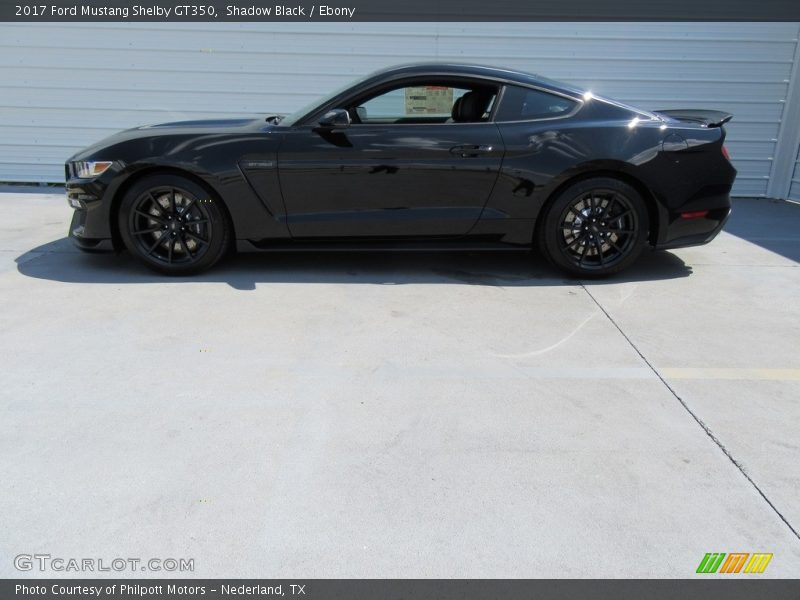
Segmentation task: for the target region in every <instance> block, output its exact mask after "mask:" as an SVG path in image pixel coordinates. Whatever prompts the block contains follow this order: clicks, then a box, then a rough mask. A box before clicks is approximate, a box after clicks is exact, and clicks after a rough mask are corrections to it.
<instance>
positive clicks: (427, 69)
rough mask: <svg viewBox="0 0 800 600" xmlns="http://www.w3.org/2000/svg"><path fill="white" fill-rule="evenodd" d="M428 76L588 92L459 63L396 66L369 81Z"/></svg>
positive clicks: (539, 78) (525, 75)
mask: <svg viewBox="0 0 800 600" xmlns="http://www.w3.org/2000/svg"><path fill="white" fill-rule="evenodd" d="M428 74H431V75H432V74H436V75H442V74H446V75H455V76H464V77H481V78H486V79H493V80H496V81H504V82H512V83H520V84H523V85H533V86H538V87H545V88H549V89H551V90H553V91H556V92H561V93H564V94H577V95H582V94H584V93H585V91H586V90H583V89H580V88H578V87H576V86H574V85H570V84H568V83H563V82H560V81H555V80H553V79H549V78H547V77H542V76H541V75H535V74H533V73H526V72H524V71H517V70H514V69H502V68H500V67H492V66H489V65H480V64H474V63H457V62H424V63H422V62H421V63H408V64H402V65H395V66H392V67H388V68H386V69H381V70H379V71H375V72H374V73H372V74H371V75H370V77H369V79H379V78H383V77H387V76H392V75H409V76H414V75H428Z"/></svg>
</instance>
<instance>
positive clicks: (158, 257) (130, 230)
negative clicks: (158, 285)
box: [118, 175, 231, 275]
mask: <svg viewBox="0 0 800 600" xmlns="http://www.w3.org/2000/svg"><path fill="white" fill-rule="evenodd" d="M118 225H119V231H120V234H121V236H122V239H123V241H124V243H125V246H126V247H127V249H128V251H129V252H131V254H133V255H134V256H136V257H137V258H138V259H139V260H141V261H142V262H143V263H144V264H146V265H147V266H148V267H150V268H152V269H155V270H156V271H159V272H161V273H165V274H168V275H191V274H194V273H199V272H201V271H204V270H206V269H208V268H210V267H211V266H213V265H214V264H215V263H216V262H217V261H219V260H220V259H221V258H222V256H223V255H224V254H225V251H226V250H227V248H228V245H229V244H230V237H231V234H230V229H231V228H230V224H229V221H228V218H227V214H226V212H225V209H224V207H222V206H220V205H219V201H218V200H216V199H215V198H214V197H212V196H211V195H209V193H208V192H207V191H206V190H205V189H204V188H203V187H201V186H200V185H198V184H196V183H195V182H194V181H192V180H191V179H187V178H185V177H180V176H177V175H153V176H149V177H145V178H144V179H142V180H140V181H138V182H136V183H135V184H134V185H133V186H132V187H131V188H130V189H129V190H128V191H127V193H126V194H125V197H124V198H123V199H122V204H121V205H120V210H119V222H118Z"/></svg>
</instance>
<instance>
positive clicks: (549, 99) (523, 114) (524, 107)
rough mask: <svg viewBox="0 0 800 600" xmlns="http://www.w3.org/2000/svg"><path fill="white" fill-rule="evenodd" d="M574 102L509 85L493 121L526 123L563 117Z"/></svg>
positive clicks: (573, 106) (571, 108) (572, 106)
mask: <svg viewBox="0 0 800 600" xmlns="http://www.w3.org/2000/svg"><path fill="white" fill-rule="evenodd" d="M575 104H576V102H575V101H574V100H570V99H568V98H564V97H563V96H556V95H555V94H548V93H547V92H541V91H539V90H533V89H530V88H523V87H517V86H514V85H510V86H508V87H507V88H506V91H505V93H504V94H503V99H502V101H501V102H500V106H499V107H498V109H497V114H496V115H495V121H527V120H533V119H548V118H552V117H559V116H563V115H565V114H567V113H569V112H570V111H572V110H573V109H574V108H575Z"/></svg>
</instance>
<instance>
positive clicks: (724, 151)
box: [722, 146, 731, 160]
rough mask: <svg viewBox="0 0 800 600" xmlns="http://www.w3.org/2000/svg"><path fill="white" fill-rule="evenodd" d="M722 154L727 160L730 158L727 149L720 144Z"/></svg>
mask: <svg viewBox="0 0 800 600" xmlns="http://www.w3.org/2000/svg"><path fill="white" fill-rule="evenodd" d="M722 156H724V157H725V158H726V159H728V160H730V159H731V155H730V153H729V152H728V149H727V148H726V147H725V146H722Z"/></svg>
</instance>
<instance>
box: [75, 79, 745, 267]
mask: <svg viewBox="0 0 800 600" xmlns="http://www.w3.org/2000/svg"><path fill="white" fill-rule="evenodd" d="M730 118H731V116H730V115H728V114H725V113H722V112H718V111H710V110H662V111H656V112H650V111H646V110H641V109H637V108H633V107H630V106H626V105H624V104H621V103H619V102H615V101H613V100H609V99H606V98H602V97H597V96H593V95H592V94H591V92H588V91H585V90H581V89H577V88H575V87H573V86H570V85H566V84H562V83H558V82H555V81H551V80H549V79H545V78H543V77H539V76H537V75H530V74H527V73H521V72H517V71H510V70H506V69H499V68H491V67H484V66H474V65H456V64H438V63H433V64H416V65H406V66H399V67H394V68H390V69H386V70H383V71H379V72H377V73H374V74H372V75H369V76H367V77H364V78H362V79H359V80H358V81H356V82H354V83H352V84H351V85H349V86H347V87H346V88H344V89H341V90H337V91H335V92H333V93H332V94H330V95H328V96H326V97H324V98H322V99H320V100H317V101H316V102H314V103H313V104H311V105H309V106H306V107H305V108H301V109H300V110H298V111H297V112H295V113H293V114H291V115H288V116H281V115H271V116H260V117H258V118H253V119H232V120H209V121H186V122H179V123H167V124H163V125H150V126H145V127H137V128H135V129H129V130H127V131H123V132H121V133H118V134H116V135H113V136H111V137H110V138H108V139H106V140H104V141H102V142H99V143H98V144H95V145H94V146H91V147H90V148H87V149H85V150H83V151H81V152H79V153H77V154H76V155H75V156H73V157H72V158H70V159H69V161H68V162H67V164H66V178H67V197H68V201H69V203H70V205H71V206H72V207H73V208H75V209H76V210H75V214H74V216H73V219H72V225H71V227H70V235H71V236H72V238H73V239H74V240H75V242H76V243H77V245H78V246H79V247H81V248H83V249H85V250H103V249H117V250H120V249H122V248H123V247H124V248H127V249H128V250H129V251H130V252H131V253H133V254H134V255H135V256H137V257H138V258H140V259H141V260H142V261H143V262H144V263H145V264H147V265H148V266H150V267H152V268H155V269H157V270H159V271H162V272H164V273H171V274H188V273H195V272H198V271H201V270H203V269H207V268H209V267H211V266H212V265H213V264H214V263H216V262H217V261H218V260H219V259H220V258H221V257H222V256H223V255H224V254H225V253H226V252H227V251H228V250H230V249H238V250H240V251H241V250H272V249H292V248H295V249H316V248H319V249H323V248H352V247H353V246H355V245H358V247H359V248H376V249H379V248H393V249H397V248H414V249H419V248H422V247H433V246H435V247H437V248H469V249H485V248H501V247H502V248H509V247H519V248H526V247H530V246H533V245H535V246H537V247H538V248H539V250H540V251H541V252H542V253H543V254H544V255H545V256H546V257H547V259H548V260H549V261H550V262H551V263H553V264H554V265H556V266H557V267H560V268H561V269H564V270H566V271H568V272H570V273H572V274H577V275H580V276H591V275H605V274H609V273H614V272H617V271H619V270H621V269H623V268H625V267H627V266H629V265H630V264H631V263H632V262H633V261H634V260H635V259H636V257H637V256H638V255H639V253H640V252H641V250H642V249H643V248H644V247H645V246H648V245H649V246H652V247H655V248H676V247H679V246H690V245H695V244H704V243H706V242H709V241H710V240H711V239H713V238H714V236H715V235H716V234H717V233H718V232H719V231H720V229H721V228H722V226H723V224H724V223H725V220H726V218H727V217H728V214H729V212H730V196H729V194H730V190H731V185H732V184H733V180H734V177H735V176H736V171H735V169H734V168H733V166H732V165H731V163H730V161H729V158H728V154H727V152H726V150H725V148H724V146H723V141H724V139H725V131H724V129H723V124H724V123H726V122H727V121H728V120H730Z"/></svg>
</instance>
